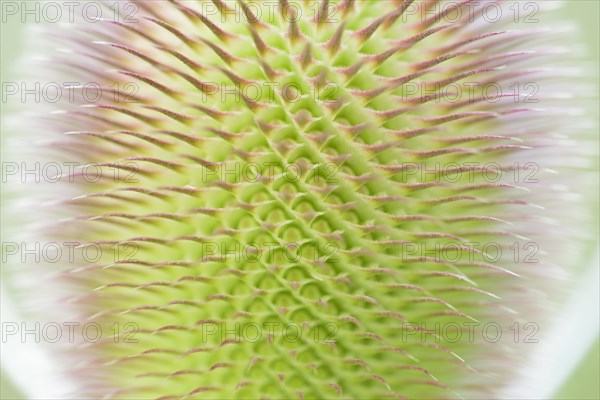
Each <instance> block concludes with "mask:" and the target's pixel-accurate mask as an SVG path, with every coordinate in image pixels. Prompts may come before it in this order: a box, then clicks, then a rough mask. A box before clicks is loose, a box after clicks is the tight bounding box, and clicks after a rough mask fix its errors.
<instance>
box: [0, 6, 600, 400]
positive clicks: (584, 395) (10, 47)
mask: <svg viewBox="0 0 600 400" xmlns="http://www.w3.org/2000/svg"><path fill="white" fill-rule="evenodd" d="M562 14H563V15H565V16H567V17H569V18H572V19H574V20H576V21H578V23H579V25H580V26H581V27H582V28H583V30H584V31H585V39H586V41H587V42H588V48H589V51H590V54H591V55H592V56H593V58H594V59H595V60H598V58H599V43H600V38H599V31H598V27H599V25H598V20H599V19H600V3H599V2H598V1H597V0H588V1H584V0H579V1H572V0H571V1H569V2H568V4H567V7H566V10H564V11H562ZM21 33H22V26H21V25H20V24H18V23H11V24H6V25H2V26H1V33H0V50H1V57H0V67H1V68H0V76H1V80H2V81H3V82H5V81H7V80H8V79H9V78H8V77H9V76H11V75H12V74H14V72H15V71H14V70H12V69H11V66H12V65H13V64H12V63H13V61H14V60H15V57H16V56H17V54H18V50H19V47H20V41H21V36H20V35H21ZM596 80H597V77H596ZM0 106H1V107H2V109H1V112H2V114H3V115H4V114H5V113H6V112H7V110H6V107H5V105H3V104H2V105H0ZM2 142H4V137H2ZM595 219H597V216H596V217H595ZM590 317H591V318H598V317H597V316H590ZM599 358H600V345H599V344H598V341H596V343H595V345H594V346H593V347H592V349H590V351H589V353H588V355H587V357H586V358H585V359H584V360H583V361H582V363H581V364H580V366H579V367H578V368H577V369H576V370H575V371H573V373H572V376H571V378H570V379H569V381H568V382H567V383H566V384H565V385H564V387H563V388H562V389H561V390H560V391H559V393H558V394H557V396H556V397H555V398H556V399H598V398H600V389H599V386H598V385H599V383H598V377H599V375H600V366H599ZM0 382H1V383H0V384H1V391H0V398H1V399H20V398H22V396H20V395H19V393H18V392H17V391H16V390H15V388H14V386H13V385H12V384H11V383H10V381H8V380H7V379H6V378H5V376H4V373H2V379H1V380H0Z"/></svg>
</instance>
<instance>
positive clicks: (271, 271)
mask: <svg viewBox="0 0 600 400" xmlns="http://www.w3.org/2000/svg"><path fill="white" fill-rule="evenodd" d="M132 4H133V5H135V10H136V12H135V13H134V14H133V15H131V16H129V17H127V18H119V20H118V21H117V20H114V19H111V20H106V19H105V20H101V21H97V23H85V22H83V21H82V22H81V23H80V24H75V25H74V26H71V28H73V29H70V30H68V31H67V33H66V34H64V35H61V36H60V37H59V39H57V40H58V41H59V45H58V47H61V48H63V49H67V50H68V52H66V53H60V52H57V53H56V54H54V55H53V57H54V59H55V60H54V61H55V62H56V63H55V64H54V65H57V66H59V68H60V69H61V70H63V71H64V70H66V71H67V72H66V73H67V76H69V77H72V78H73V80H74V81H77V80H79V81H80V82H95V83H97V84H98V87H100V88H101V90H100V92H101V97H100V98H99V99H98V100H96V99H93V100H92V99H91V98H93V97H94V95H93V94H88V93H87V92H85V91H84V90H82V88H80V87H78V88H76V90H75V94H76V98H77V100H76V102H75V104H66V105H65V106H64V108H61V110H63V111H65V112H64V113H60V114H52V117H51V120H52V121H51V124H50V125H48V126H47V127H46V132H47V131H51V132H50V133H48V134H49V135H50V134H54V135H56V136H57V137H58V136H60V141H61V142H60V146H56V147H53V149H55V150H56V149H58V150H60V154H61V155H60V156H59V157H57V158H56V159H61V160H63V159H64V160H76V161H77V162H78V163H79V165H80V166H81V165H84V164H85V165H88V164H90V167H88V168H81V167H80V166H78V167H77V168H76V169H75V170H74V172H73V173H72V174H69V175H68V176H67V177H68V178H69V179H63V183H61V186H60V187H64V188H65V191H64V193H63V194H62V196H61V194H59V195H58V197H57V198H58V199H59V200H57V201H58V203H60V204H61V205H60V207H59V206H56V204H57V203H56V202H54V203H52V204H53V206H52V207H50V208H51V214H52V215H53V216H52V217H48V219H47V221H46V222H51V224H50V225H51V228H50V229H48V230H47V231H48V232H49V233H47V235H48V236H49V237H51V238H52V240H54V241H58V242H61V243H67V242H77V243H81V246H77V247H76V248H77V249H86V250H85V252H84V251H83V250H82V251H77V252H75V254H76V257H75V259H74V260H72V261H71V262H68V263H67V262H66V263H63V264H64V268H62V269H61V270H60V271H58V272H57V273H56V274H54V276H53V278H52V279H51V280H49V281H44V282H46V283H45V285H48V286H50V285H58V284H60V288H61V289H60V293H59V297H60V298H61V303H59V304H61V305H62V308H63V310H67V311H61V312H58V311H54V312H53V313H50V314H52V315H58V314H60V315H61V318H63V319H64V320H66V321H78V322H80V325H78V327H77V328H76V329H77V332H78V334H77V335H75V337H79V338H84V337H85V338H87V339H88V340H79V341H78V342H77V343H71V344H68V345H67V346H65V349H64V350H62V353H61V354H68V355H69V357H72V358H73V360H74V361H73V364H72V367H73V374H74V376H77V377H78V378H77V379H78V383H79V384H80V386H81V391H80V392H78V393H77V394H76V397H79V398H81V396H83V397H90V398H124V399H125V398H126V399H141V398H161V399H196V398H197V399H205V398H212V399H232V398H253V399H255V398H265V399H267V398H268V399H281V398H286V399H288V398H298V399H326V398H327V399H329V398H356V399H383V398H399V399H404V398H411V399H412V398H414V399H422V398H440V399H441V398H463V397H467V398H483V397H487V398H494V397H497V396H500V395H501V393H502V390H503V388H504V384H505V383H506V382H508V380H509V379H510V378H511V376H513V375H514V374H515V373H516V371H518V369H519V368H518V367H519V366H520V365H521V364H522V363H523V359H524V358H525V356H524V355H525V354H526V351H527V350H528V349H529V347H528V346H527V345H526V344H524V343H523V340H522V337H521V340H517V343H515V340H514V331H513V330H510V327H514V326H515V324H517V325H516V326H518V327H520V329H534V328H523V326H524V325H525V324H527V323H533V324H534V325H535V326H538V327H539V326H540V325H543V322H544V321H545V318H544V317H543V315H544V313H543V312H542V311H543V309H544V308H548V307H544V304H547V303H544V301H547V300H544V295H543V293H544V292H546V293H548V292H552V291H553V290H554V289H551V288H552V287H553V286H552V282H551V279H550V277H555V276H557V274H556V272H555V271H556V270H557V269H558V267H555V266H554V262H556V261H558V262H559V263H560V257H557V258H556V259H554V260H553V259H550V256H548V254H550V255H551V256H552V257H555V254H553V253H552V250H553V246H555V245H554V244H553V243H554V242H553V241H552V240H551V238H550V236H551V235H548V232H547V231H548V228H547V227H546V225H544V224H545V223H546V222H547V221H548V220H550V219H552V218H561V217H560V215H561V214H560V213H559V212H557V210H560V209H561V208H562V207H563V205H562V204H564V203H561V204H559V205H558V206H557V204H555V203H556V202H558V203H560V202H561V201H562V200H561V199H562V197H561V196H562V194H561V193H562V192H561V189H560V187H559V185H553V184H552V183H551V182H559V180H558V179H557V178H552V171H550V170H549V169H550V168H554V167H556V166H557V165H558V164H560V162H557V161H556V160H554V159H553V157H554V156H549V155H548V154H549V153H548V150H547V149H548V148H549V146H555V147H554V148H553V150H552V151H554V152H556V151H557V148H556V145H557V144H558V141H559V140H564V143H568V139H559V138H558V134H559V133H560V132H563V129H564V124H563V123H564V121H567V120H566V119H564V118H563V119H561V118H559V117H557V115H558V114H560V112H559V111H560V110H559V109H557V108H556V107H555V104H556V103H555V102H554V100H553V99H552V93H550V92H551V91H546V90H545V87H544V86H543V82H545V81H546V79H549V80H550V81H552V80H555V81H557V80H560V79H562V78H560V76H559V75H560V73H558V72H557V71H559V70H558V69H556V70H547V69H544V68H540V67H545V66H548V65H551V64H550V63H551V62H552V61H553V60H556V58H557V56H556V54H552V52H551V51H548V49H552V48H554V47H553V46H554V44H553V43H552V40H549V39H548V37H549V36H548V35H549V33H545V34H539V33H538V31H539V30H540V27H539V26H537V25H535V26H528V25H523V24H521V25H519V26H515V22H514V21H513V19H514V13H511V11H510V8H509V6H510V5H509V4H504V5H502V4H496V3H493V4H494V6H493V7H492V6H490V5H489V3H480V2H471V1H459V2H437V1H412V0H405V1H400V0H397V1H352V0H341V1H328V0H324V1H318V2H317V1H297V2H292V1H288V0H280V1H279V2H259V1H219V0H213V1H143V2H136V3H132ZM496 6H497V10H500V14H499V17H496V14H495V11H494V10H496ZM122 17H124V16H122ZM517 28H518V29H517ZM548 71H550V72H548ZM80 89H81V90H80ZM86 96H87V97H86ZM59 108H60V107H58V106H57V108H56V109H59ZM557 110H558V111H557ZM550 118H552V119H551V120H550ZM568 136H569V137H570V136H571V133H569V134H568ZM563 149H564V147H559V151H560V152H563ZM554 154H557V153H554ZM559 155H560V154H559ZM67 177H63V178H67ZM550 179H553V181H550ZM67 188H68V189H67ZM73 192H75V193H73ZM557 200H558V201H557ZM559 256H560V255H559ZM551 261H552V262H551ZM56 271H57V270H56V265H53V272H56ZM46 272H47V271H46ZM554 293H555V292H554ZM50 311H52V310H50ZM90 324H92V325H90ZM536 324H537V325H536ZM84 326H88V328H86V329H87V331H86V332H84V329H83V327H84ZM89 326H92V327H89ZM97 328H100V329H99V331H100V332H101V334H100V338H99V339H98V340H95V339H96V338H95V335H96V333H95V332H96V330H98V329H97ZM528 332H530V331H528ZM525 333H526V332H525ZM525 333H523V335H525ZM90 338H91V339H93V340H89V339H90ZM61 359H64V357H63V358H61Z"/></svg>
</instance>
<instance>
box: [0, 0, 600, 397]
mask: <svg viewBox="0 0 600 400" xmlns="http://www.w3.org/2000/svg"><path fill="white" fill-rule="evenodd" d="M542 1H544V0H542ZM2 3H6V0H0V6H1V5H2ZM26 3H32V2H29V1H28V2H26ZM0 9H2V11H4V7H0ZM553 14H554V15H550V16H549V17H550V18H551V19H554V20H557V21H558V20H560V21H571V22H572V23H574V24H575V25H577V26H578V27H579V29H580V39H581V42H582V43H579V45H584V46H585V51H586V52H587V53H588V54H589V57H588V59H589V60H590V61H592V62H594V65H595V66H594V67H592V68H590V70H591V71H590V72H591V74H592V76H591V77H589V78H588V79H589V83H590V85H593V87H595V90H593V92H595V93H596V96H597V97H598V89H597V88H598V87H599V85H598V84H599V82H600V81H599V75H600V74H599V71H598V65H600V64H599V60H600V32H599V26H600V24H599V21H600V1H599V0H569V1H565V2H564V4H563V7H562V8H561V9H560V10H557V11H554V12H553ZM545 18H547V16H545ZM0 21H1V26H0V80H1V82H2V83H4V82H8V81H10V80H11V79H14V80H17V79H18V72H19V71H16V68H15V65H16V63H15V60H17V59H18V58H19V57H20V56H21V55H22V54H21V52H20V50H21V49H22V48H23V45H24V43H25V40H27V39H26V36H25V34H24V33H25V29H26V25H27V23H29V22H27V23H22V22H21V21H19V19H18V18H6V17H5V16H4V15H0ZM33 23H35V22H33ZM598 101H599V100H598V98H596V99H594V102H595V105H594V106H593V107H592V108H591V109H592V110H596V111H595V112H596V116H595V119H596V121H597V120H598V113H600V111H598V110H600V104H599V103H598ZM14 111H15V110H14V109H11V106H10V105H9V104H5V103H4V102H2V103H0V118H2V117H5V116H6V115H9V114H10V113H11V112H14ZM0 126H1V125H0ZM596 129H598V128H596ZM0 134H1V138H0V144H1V143H4V141H5V139H6V138H5V135H4V132H0ZM596 167H598V162H596ZM596 195H598V193H596ZM0 196H1V194H0ZM595 203H596V204H597V199H596V200H595ZM597 213H598V210H596V216H594V217H593V218H594V220H595V221H597V220H598V216H597ZM598 269H599V266H598V260H597V258H596V259H595V260H590V267H589V268H588V271H591V272H590V274H589V275H586V276H582V277H580V278H579V280H581V281H582V282H583V283H587V284H586V288H585V289H582V290H586V291H587V292H593V293H587V297H584V298H585V299H586V300H584V301H585V302H589V301H591V302H595V304H582V305H581V307H578V308H579V309H580V311H579V312H583V313H585V314H584V317H583V318H582V317H579V318H578V320H579V324H578V325H579V326H571V327H570V329H567V330H566V331H565V332H570V333H568V334H573V332H578V331H580V330H581V329H584V330H586V332H587V333H588V334H590V332H591V334H592V335H593V337H595V339H594V340H591V341H590V340H587V341H585V343H580V342H579V340H578V338H577V337H567V338H563V340H562V341H559V342H557V343H556V347H561V348H556V349H554V352H553V357H556V359H554V360H553V362H552V363H551V365H552V368H554V369H556V371H552V372H551V376H548V375H546V376H540V385H544V384H546V385H548V387H550V388H552V394H548V396H549V397H547V398H552V399H600V337H599V336H598V333H597V332H598V319H600V316H599V315H598V304H599V302H600V298H599V293H598V273H597V272H598ZM576 279H577V277H576ZM590 279H591V280H592V281H594V280H595V282H591V285H590V282H589V280H590ZM569 323H570V322H569ZM561 343H562V344H561ZM562 360H565V361H564V362H563V361H562ZM566 360H568V361H566ZM2 367H4V365H3V366H2ZM546 372H547V371H544V372H542V371H541V370H540V372H539V373H540V374H546ZM557 379H558V382H557V381H556V380H557ZM0 385H1V391H0V399H6V400H8V399H24V398H25V397H23V395H22V394H21V393H20V392H19V389H18V388H17V387H15V385H14V384H13V383H12V382H11V381H10V380H9V378H8V377H7V376H6V373H5V372H4V368H2V373H1V376H0ZM556 388H557V389H556ZM540 398H541V397H540Z"/></svg>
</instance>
